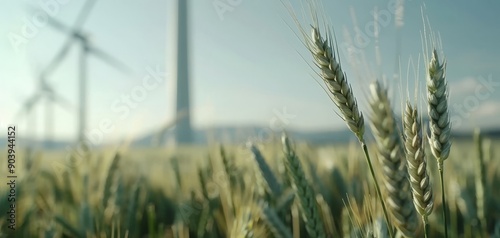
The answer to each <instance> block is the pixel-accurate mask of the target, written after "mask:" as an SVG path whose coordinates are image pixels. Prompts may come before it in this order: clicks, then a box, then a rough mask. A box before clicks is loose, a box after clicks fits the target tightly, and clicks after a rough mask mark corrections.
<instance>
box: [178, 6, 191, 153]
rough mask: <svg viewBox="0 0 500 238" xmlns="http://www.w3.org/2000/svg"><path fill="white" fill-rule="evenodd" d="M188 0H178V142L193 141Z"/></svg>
mask: <svg viewBox="0 0 500 238" xmlns="http://www.w3.org/2000/svg"><path fill="white" fill-rule="evenodd" d="M188 2H189V1H188V0H177V43H176V44H177V52H176V54H177V60H176V64H177V65H176V109H175V110H176V111H175V112H176V118H178V119H179V120H178V122H177V123H176V126H175V142H176V144H189V143H192V142H193V138H192V129H191V108H190V106H191V105H190V96H191V95H190V92H189V67H188V66H189V57H188V53H189V52H188V49H189V45H188V41H189V36H188V25H189V24H188Z"/></svg>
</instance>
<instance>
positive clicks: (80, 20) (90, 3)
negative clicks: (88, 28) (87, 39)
mask: <svg viewBox="0 0 500 238" xmlns="http://www.w3.org/2000/svg"><path fill="white" fill-rule="evenodd" d="M95 3H96V0H87V2H85V5H84V6H83V8H82V11H80V13H79V14H78V17H77V18H76V21H75V24H74V25H73V29H75V30H77V31H79V30H80V28H81V27H82V26H83V24H84V23H85V21H86V20H87V19H88V17H89V15H90V12H91V11H92V8H93V7H94V5H95Z"/></svg>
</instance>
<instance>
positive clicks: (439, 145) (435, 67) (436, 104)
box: [427, 50, 451, 238]
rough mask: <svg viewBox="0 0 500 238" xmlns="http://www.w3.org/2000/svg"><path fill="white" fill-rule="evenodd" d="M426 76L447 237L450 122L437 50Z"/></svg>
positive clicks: (433, 147) (443, 78) (431, 144)
mask: <svg viewBox="0 0 500 238" xmlns="http://www.w3.org/2000/svg"><path fill="white" fill-rule="evenodd" d="M428 70H429V75H428V78H427V103H428V107H427V109H428V112H429V117H430V129H431V135H430V136H429V144H430V146H431V151H432V154H433V155H434V157H436V160H437V163H438V169H439V177H440V181H441V199H442V202H443V219H444V226H445V229H444V233H445V237H446V238H447V237H448V217H447V215H446V209H447V207H446V192H445V187H444V164H443V162H444V160H446V159H447V158H448V156H449V155H450V147H451V142H450V133H451V124H450V116H449V113H448V83H447V82H446V77H445V76H446V63H440V62H439V59H438V56H437V52H436V50H434V51H433V52H432V58H431V62H430V63H429V69H428Z"/></svg>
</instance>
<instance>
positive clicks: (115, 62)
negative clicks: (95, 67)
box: [88, 47, 132, 74]
mask: <svg viewBox="0 0 500 238" xmlns="http://www.w3.org/2000/svg"><path fill="white" fill-rule="evenodd" d="M88 49H89V53H91V54H94V55H95V56H96V57H97V58H100V59H101V60H103V61H105V62H106V63H108V64H109V65H111V66H112V67H114V68H116V69H118V70H120V71H122V72H124V73H127V74H131V73H132V69H130V67H128V66H127V65H126V64H124V63H122V62H121V61H119V60H118V59H116V58H114V57H113V56H111V55H109V54H108V53H105V52H104V51H102V50H100V49H97V48H95V47H89V48H88Z"/></svg>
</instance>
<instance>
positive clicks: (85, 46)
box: [45, 0, 131, 148]
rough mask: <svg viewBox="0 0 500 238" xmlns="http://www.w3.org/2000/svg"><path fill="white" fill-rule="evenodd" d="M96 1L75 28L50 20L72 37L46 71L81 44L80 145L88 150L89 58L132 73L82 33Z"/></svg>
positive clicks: (87, 6)
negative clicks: (86, 131)
mask: <svg viewBox="0 0 500 238" xmlns="http://www.w3.org/2000/svg"><path fill="white" fill-rule="evenodd" d="M94 3H95V0H88V1H87V2H86V4H85V6H84V8H83V10H82V12H81V13H80V15H79V16H78V18H77V21H76V24H75V25H74V26H73V28H70V27H67V26H65V25H64V24H63V23H61V22H59V21H57V20H55V19H53V18H50V17H49V19H48V23H49V25H50V26H52V27H53V28H54V29H56V30H58V31H60V32H62V33H64V34H68V35H69V36H70V37H69V39H68V41H67V42H66V43H65V45H64V46H63V48H61V50H60V51H59V53H58V54H57V55H56V57H55V58H54V60H53V61H51V63H50V64H49V66H48V68H47V69H46V71H45V73H50V72H51V71H52V70H54V69H55V68H56V67H57V66H58V65H59V64H60V62H61V61H62V60H63V59H64V57H65V56H66V55H67V53H68V51H69V49H70V47H71V45H72V43H74V42H78V43H79V44H80V48H81V50H80V55H79V77H78V90H79V93H78V94H79V95H78V102H79V112H78V143H79V144H80V145H81V146H83V147H84V148H87V145H86V144H85V138H84V137H85V134H84V133H85V130H86V128H87V89H88V88H87V87H88V85H87V83H88V82H87V81H88V77H87V73H88V67H87V58H88V57H89V56H90V55H93V56H95V57H97V58H99V59H101V60H102V61H104V62H106V63H107V64H109V65H111V66H113V67H114V68H117V69H119V70H121V71H123V72H126V73H130V72H131V70H130V69H129V68H128V67H127V66H126V65H125V64H123V63H121V62H120V61H119V60H117V59H115V58H114V57H112V56H110V55H109V54H107V53H106V52H104V51H102V50H101V49H98V48H96V47H94V46H93V45H92V44H91V42H90V40H89V37H88V35H87V34H86V33H84V32H82V26H83V24H84V22H85V20H86V19H87V16H88V14H89V13H90V10H91V9H92V7H93V6H94Z"/></svg>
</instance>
